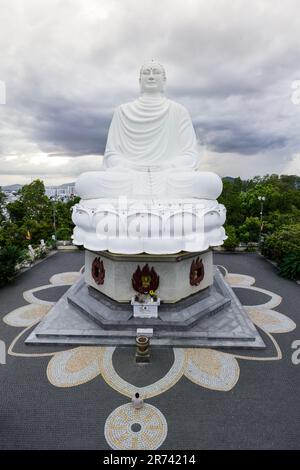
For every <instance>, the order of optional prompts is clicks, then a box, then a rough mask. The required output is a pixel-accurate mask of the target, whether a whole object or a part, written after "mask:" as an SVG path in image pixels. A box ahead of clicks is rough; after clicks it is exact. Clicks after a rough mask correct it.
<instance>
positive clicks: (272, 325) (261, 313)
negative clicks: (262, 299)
mask: <svg viewBox="0 0 300 470" xmlns="http://www.w3.org/2000/svg"><path fill="white" fill-rule="evenodd" d="M246 309H247V313H248V315H249V316H250V318H251V320H252V321H253V323H255V324H256V325H257V326H259V327H260V328H261V329H262V330H264V331H268V332H269V333H287V332H288V331H293V330H294V329H295V328H296V323H295V322H293V320H291V319H290V318H289V317H287V316H286V315H283V314H282V313H279V312H276V311H275V310H269V309H266V308H263V307H246Z"/></svg>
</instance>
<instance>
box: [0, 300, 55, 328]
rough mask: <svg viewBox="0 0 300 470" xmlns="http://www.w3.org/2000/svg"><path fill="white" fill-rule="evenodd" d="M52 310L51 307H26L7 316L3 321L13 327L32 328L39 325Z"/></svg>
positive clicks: (17, 309)
mask: <svg viewBox="0 0 300 470" xmlns="http://www.w3.org/2000/svg"><path fill="white" fill-rule="evenodd" d="M50 308H51V305H34V304H30V305H24V306H23V307H19V308H16V309H15V310H12V312H9V313H8V314H7V315H5V317H4V318H3V321H4V322H5V323H6V324H7V325H11V326H20V327H21V326H25V327H28V326H32V325H34V324H35V323H38V322H39V321H40V320H41V319H42V318H43V317H44V315H46V313H48V311H49V310H50Z"/></svg>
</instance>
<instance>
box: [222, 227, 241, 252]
mask: <svg viewBox="0 0 300 470" xmlns="http://www.w3.org/2000/svg"><path fill="white" fill-rule="evenodd" d="M225 231H226V235H227V239H226V240H225V242H224V243H223V246H224V248H225V250H234V249H235V248H236V247H237V246H238V244H239V239H238V237H237V235H236V231H235V228H234V227H233V225H227V227H226V229H225Z"/></svg>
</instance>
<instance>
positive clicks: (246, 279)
mask: <svg viewBox="0 0 300 470" xmlns="http://www.w3.org/2000/svg"><path fill="white" fill-rule="evenodd" d="M225 280H226V281H227V282H228V284H230V285H231V286H235V287H239V286H252V284H254V283H255V278H254V277H252V276H246V274H236V273H228V274H226V276H225Z"/></svg>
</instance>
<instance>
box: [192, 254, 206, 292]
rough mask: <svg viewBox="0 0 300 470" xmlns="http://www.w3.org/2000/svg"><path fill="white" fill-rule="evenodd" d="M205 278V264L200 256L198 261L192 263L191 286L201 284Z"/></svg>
mask: <svg viewBox="0 0 300 470" xmlns="http://www.w3.org/2000/svg"><path fill="white" fill-rule="evenodd" d="M203 278H204V265H203V261H202V259H200V257H199V256H198V258H197V259H196V261H195V260H194V261H193V262H192V264H191V270H190V284H191V286H199V285H200V282H201V281H202V280H203Z"/></svg>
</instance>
